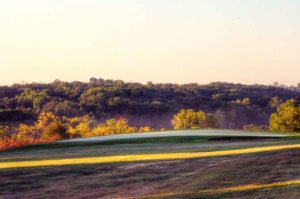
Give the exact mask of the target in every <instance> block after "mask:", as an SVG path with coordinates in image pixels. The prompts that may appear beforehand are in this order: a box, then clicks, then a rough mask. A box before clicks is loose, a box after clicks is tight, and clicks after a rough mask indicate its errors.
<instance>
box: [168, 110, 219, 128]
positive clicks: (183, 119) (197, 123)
mask: <svg viewBox="0 0 300 199" xmlns="http://www.w3.org/2000/svg"><path fill="white" fill-rule="evenodd" d="M171 123H172V125H173V127H174V129H189V128H191V129H198V128H217V127H218V122H217V120H216V118H215V117H214V116H213V115H211V114H208V115H207V114H206V113H205V112H203V111H198V112H196V111H194V110H193V109H181V110H180V112H179V113H177V114H176V115H174V116H173V119H172V120H171Z"/></svg>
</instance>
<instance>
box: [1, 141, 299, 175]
mask: <svg viewBox="0 0 300 199" xmlns="http://www.w3.org/2000/svg"><path fill="white" fill-rule="evenodd" d="M298 148H300V144H290V145H279V146H267V147H254V148H246V149H235V150H224V151H210V152H196V153H164V154H145V155H123V156H106V157H89V158H68V159H55V160H37V161H17V162H2V163H0V169H8V168H24V167H41V166H62V165H77V164H104V163H115V162H137V161H157V160H172V159H189V158H203V157H216V156H228V155H240V154H249V153H261V152H268V151H277V150H285V149H298Z"/></svg>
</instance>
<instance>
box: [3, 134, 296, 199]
mask: <svg viewBox="0 0 300 199" xmlns="http://www.w3.org/2000/svg"><path fill="white" fill-rule="evenodd" d="M172 139H173V138H172ZM299 144H300V141H299V140H298V139H280V140H278V139H276V140H273V139H272V140H270V139H267V140H264V139H262V140H226V139H225V140H222V139H217V140H214V139H209V140H207V141H205V140H204V141H203V139H202V140H198V141H195V140H194V141H193V140H191V141H187V140H186V141H184V142H181V141H179V142H176V141H175V142H156V141H155V142H146V143H140V141H139V142H138V143H137V142H134V143H128V142H127V143H124V142H123V143H115V142H114V143H111V144H108V143H106V144H104V145H103V144H102V143H93V144H92V145H85V144H84V145H69V146H68V147H61V146H58V145H52V146H53V147H49V146H51V144H49V145H44V147H43V146H34V147H31V148H30V149H28V150H22V149H18V150H9V151H4V152H2V153H0V162H1V164H2V163H11V162H15V163H16V164H18V163H17V161H25V160H26V161H32V160H37V162H39V161H40V160H47V159H56V160H55V161H57V159H58V160H59V159H66V158H71V159H72V158H82V157H99V156H100V157H107V156H123V155H134V154H136V155H140V154H143V155H145V156H148V155H147V154H153V153H159V154H170V153H171V154H174V153H187V154H189V153H195V152H196V153H197V152H201V153H202V152H205V153H206V152H220V151H228V150H231V149H232V148H234V149H245V148H246V149H247V148H261V147H265V146H274V145H275V146H284V145H289V146H291V145H299ZM35 147H36V148H35ZM281 149H282V148H281ZM299 153H300V149H299V148H293V149H287V148H285V149H283V150H275V151H274V150H273V151H265V152H259V153H257V152H256V153H246V154H235V155H233V154H232V155H230V156H215V157H201V158H192V159H176V160H156V161H142V162H116V163H113V164H112V163H106V164H77V165H63V166H51V167H31V168H30V167H29V168H17V169H16V168H10V169H0V179H1V181H0V198H8V199H9V198H14V199H15V198H131V197H134V198H141V197H143V196H149V197H152V198H289V199H290V198H291V199H294V198H295V199H296V198H297V199H298V198H299V195H300V187H299V185H297V183H294V184H286V183H287V182H295V180H299V179H300V156H299ZM276 183H277V184H280V183H283V184H284V185H282V186H274V185H276ZM253 185H263V186H265V187H254V189H253V187H252V189H241V188H240V187H246V188H247V187H249V186H250V188H251V186H253ZM271 185H272V186H271ZM266 186H267V187H266ZM270 186H271V187H270ZM214 190H226V191H223V192H222V191H219V192H218V191H214ZM199 191H206V193H203V192H199ZM207 191H210V192H207ZM165 193H172V194H173V195H170V196H168V195H165V196H163V195H162V194H165Z"/></svg>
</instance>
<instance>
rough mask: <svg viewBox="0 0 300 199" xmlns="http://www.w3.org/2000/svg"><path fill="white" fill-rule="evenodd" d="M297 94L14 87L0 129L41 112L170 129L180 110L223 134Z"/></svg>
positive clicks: (117, 83) (125, 85)
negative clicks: (209, 121)
mask: <svg viewBox="0 0 300 199" xmlns="http://www.w3.org/2000/svg"><path fill="white" fill-rule="evenodd" d="M291 98H293V99H295V100H300V93H299V92H296V91H292V90H288V89H285V88H280V87H275V86H267V85H242V84H230V83H222V82H216V83H210V84H206V85H199V84H197V83H192V84H182V85H178V84H154V83H152V82H148V83H147V84H140V83H135V82H124V81H122V80H104V79H101V78H91V79H90V81H89V82H78V81H74V82H63V81H60V80H55V81H54V82H52V83H48V84H41V83H31V84H14V85H12V86H1V87H0V124H5V125H10V124H15V123H16V124H18V123H28V124H30V123H32V122H34V121H36V120H37V118H38V116H39V114H40V113H42V112H50V113H53V114H54V115H57V116H59V117H70V118H71V117H81V116H85V115H88V116H90V117H93V118H96V119H97V120H99V121H102V122H103V121H105V120H107V119H109V118H117V117H124V118H126V119H127V120H128V122H129V124H131V125H134V126H152V127H154V128H158V129H160V128H171V127H172V126H171V123H170V120H171V119H172V117H173V115H174V114H175V113H177V112H179V111H180V110H181V109H189V108H190V109H194V110H202V111H204V112H206V113H208V114H213V115H214V116H215V117H216V118H217V119H218V121H219V125H220V126H221V127H222V128H243V126H244V125H247V124H255V125H268V123H269V117H270V114H271V113H273V112H274V111H275V110H276V108H277V107H278V105H279V104H280V103H282V102H284V101H286V100H288V99H291Z"/></svg>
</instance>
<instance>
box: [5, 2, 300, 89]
mask: <svg viewBox="0 0 300 199" xmlns="http://www.w3.org/2000/svg"><path fill="white" fill-rule="evenodd" d="M299 8H300V1H298V0H26V1H24V0H0V75H1V76H0V85H10V84H13V83H21V82H27V83H29V82H52V81H54V80H55V79H60V80H62V81H89V78H90V77H96V78H104V79H121V80H124V81H133V82H142V83H145V82H148V81H152V82H154V83H166V82H171V83H180V84H181V83H195V82H197V83H200V84H205V83H210V82H216V81H222V82H233V83H244V84H254V83H259V84H273V82H275V81H278V82H279V83H281V84H285V85H296V84H297V83H298V82H300V12H299Z"/></svg>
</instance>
